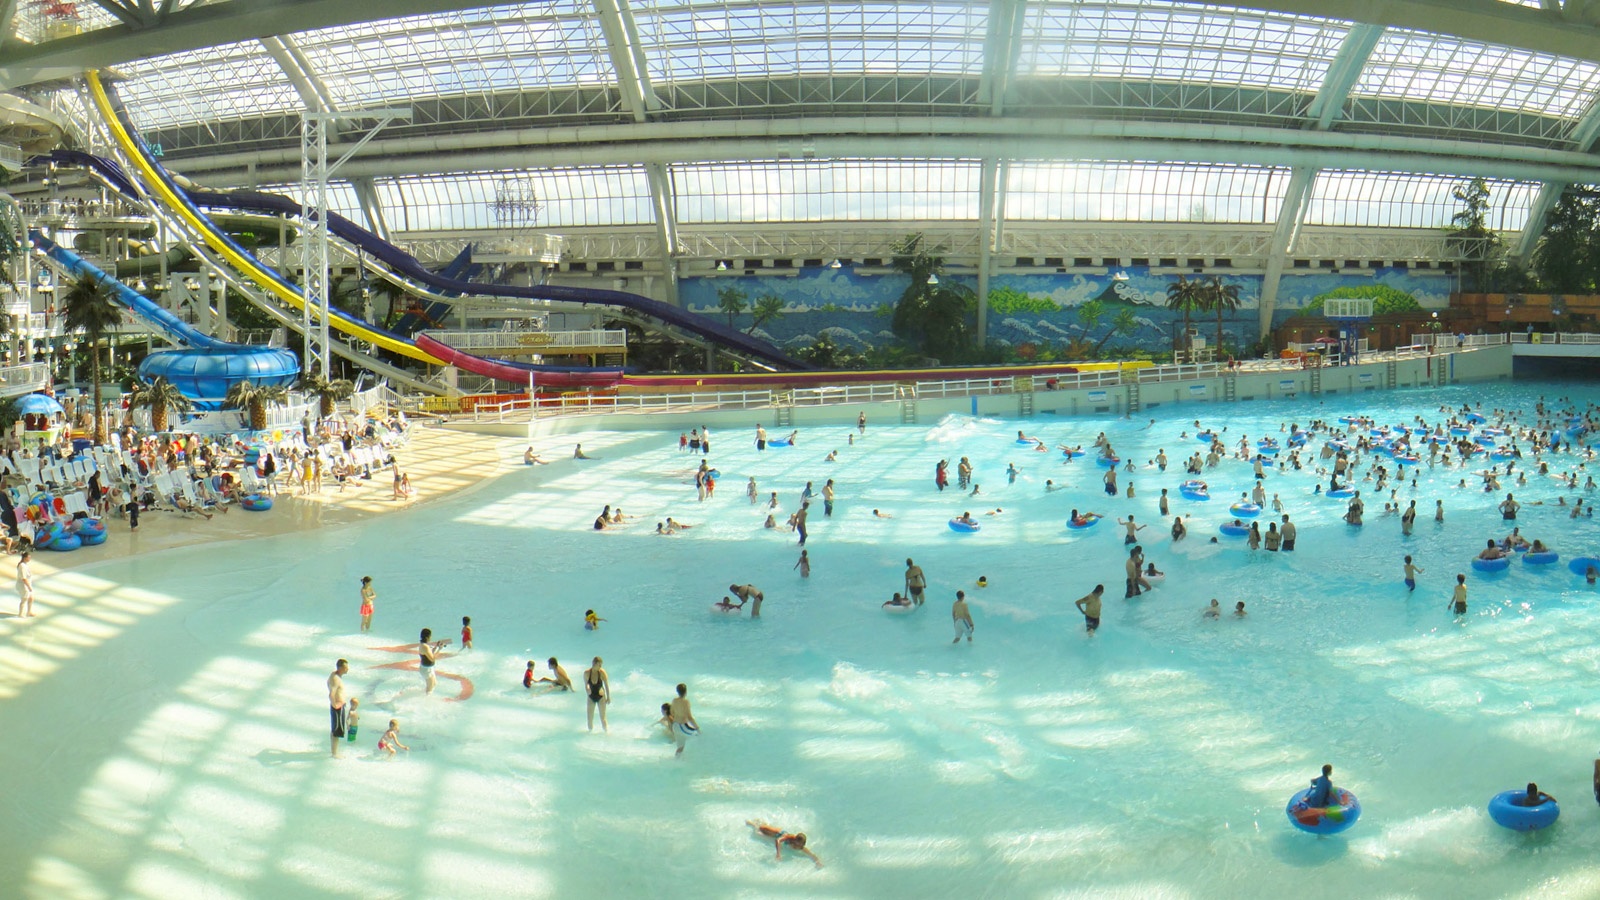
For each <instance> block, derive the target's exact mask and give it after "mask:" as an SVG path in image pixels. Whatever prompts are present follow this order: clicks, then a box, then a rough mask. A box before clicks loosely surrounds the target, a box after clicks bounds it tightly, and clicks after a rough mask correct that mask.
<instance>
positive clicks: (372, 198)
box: [350, 178, 389, 241]
mask: <svg viewBox="0 0 1600 900" xmlns="http://www.w3.org/2000/svg"><path fill="white" fill-rule="evenodd" d="M350 186H351V187H353V188H355V192H356V202H357V203H359V204H361V214H362V215H363V216H366V218H367V227H368V228H371V229H372V233H373V234H375V235H377V236H378V237H381V238H383V239H384V240H386V241H387V240H389V217H388V216H386V215H384V212H383V199H382V198H380V197H379V196H378V191H377V187H376V185H375V183H374V182H373V179H371V178H352V179H350Z"/></svg>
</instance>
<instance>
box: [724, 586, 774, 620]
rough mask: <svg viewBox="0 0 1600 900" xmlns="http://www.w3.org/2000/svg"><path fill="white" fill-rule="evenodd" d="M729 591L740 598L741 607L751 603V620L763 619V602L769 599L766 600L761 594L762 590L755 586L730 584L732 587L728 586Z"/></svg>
mask: <svg viewBox="0 0 1600 900" xmlns="http://www.w3.org/2000/svg"><path fill="white" fill-rule="evenodd" d="M728 590H729V591H730V592H731V593H732V594H733V595H734V596H735V597H738V598H739V606H740V607H743V606H744V605H745V603H746V602H749V603H750V604H751V606H750V618H752V619H759V618H761V601H763V600H765V599H767V598H766V596H765V595H764V594H762V593H761V589H760V588H758V587H756V586H755V585H753V584H730V585H728Z"/></svg>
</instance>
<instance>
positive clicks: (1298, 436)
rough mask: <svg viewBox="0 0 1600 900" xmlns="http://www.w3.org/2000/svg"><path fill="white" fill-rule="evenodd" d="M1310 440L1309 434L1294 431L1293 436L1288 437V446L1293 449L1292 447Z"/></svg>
mask: <svg viewBox="0 0 1600 900" xmlns="http://www.w3.org/2000/svg"><path fill="white" fill-rule="evenodd" d="M1310 439H1311V434H1310V433H1309V432H1305V431H1296V432H1295V433H1294V434H1291V435H1289V446H1291V447H1294V446H1297V445H1300V444H1304V443H1305V442H1306V441H1308V440H1310Z"/></svg>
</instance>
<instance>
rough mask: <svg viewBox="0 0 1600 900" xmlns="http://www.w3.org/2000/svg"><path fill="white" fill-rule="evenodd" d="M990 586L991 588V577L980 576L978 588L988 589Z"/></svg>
mask: <svg viewBox="0 0 1600 900" xmlns="http://www.w3.org/2000/svg"><path fill="white" fill-rule="evenodd" d="M988 586H989V576H987V575H979V576H978V587H981V588H986V587H988Z"/></svg>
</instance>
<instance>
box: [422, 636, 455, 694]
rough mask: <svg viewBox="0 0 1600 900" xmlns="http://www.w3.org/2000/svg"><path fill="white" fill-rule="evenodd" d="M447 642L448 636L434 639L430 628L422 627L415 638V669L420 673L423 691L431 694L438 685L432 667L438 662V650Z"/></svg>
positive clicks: (448, 640)
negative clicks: (437, 639) (442, 638)
mask: <svg viewBox="0 0 1600 900" xmlns="http://www.w3.org/2000/svg"><path fill="white" fill-rule="evenodd" d="M449 643H450V639H449V638H445V639H444V640H442V641H436V640H434V639H433V629H432V628H424V629H422V634H421V635H420V636H419V637H418V638H417V671H418V672H421V673H422V684H423V686H424V688H425V693H429V694H432V693H433V689H434V688H436V687H438V686H439V682H438V680H437V679H436V678H435V677H434V674H433V667H434V666H435V665H437V664H438V662H439V651H440V650H443V649H444V648H445V645H446V644H449Z"/></svg>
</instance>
